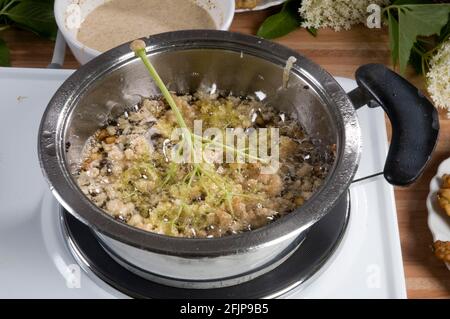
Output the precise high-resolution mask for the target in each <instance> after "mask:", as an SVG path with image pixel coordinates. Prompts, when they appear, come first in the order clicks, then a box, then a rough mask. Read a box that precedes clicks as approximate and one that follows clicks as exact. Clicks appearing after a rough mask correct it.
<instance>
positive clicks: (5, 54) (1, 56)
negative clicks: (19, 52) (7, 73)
mask: <svg viewBox="0 0 450 319" xmlns="http://www.w3.org/2000/svg"><path fill="white" fill-rule="evenodd" d="M10 65H11V61H10V56H9V49H8V46H7V45H6V43H5V41H3V39H0V66H10Z"/></svg>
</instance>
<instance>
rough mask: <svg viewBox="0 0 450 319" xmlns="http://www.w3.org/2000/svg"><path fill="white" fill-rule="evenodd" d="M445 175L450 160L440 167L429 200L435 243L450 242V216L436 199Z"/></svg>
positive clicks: (429, 216)
mask: <svg viewBox="0 0 450 319" xmlns="http://www.w3.org/2000/svg"><path fill="white" fill-rule="evenodd" d="M444 174H450V158H448V159H446V160H445V161H443V162H442V163H441V165H439V168H438V170H437V173H436V175H435V176H434V177H433V179H432V180H431V182H430V193H429V194H428V198H427V209H428V227H429V228H430V231H431V234H432V235H433V240H434V241H436V240H442V241H450V216H447V214H445V212H444V211H443V209H442V208H441V207H440V206H439V204H438V202H437V199H436V194H437V192H438V191H439V189H440V187H441V184H442V181H441V178H442V175H444ZM446 265H447V268H448V269H449V270H450V263H446Z"/></svg>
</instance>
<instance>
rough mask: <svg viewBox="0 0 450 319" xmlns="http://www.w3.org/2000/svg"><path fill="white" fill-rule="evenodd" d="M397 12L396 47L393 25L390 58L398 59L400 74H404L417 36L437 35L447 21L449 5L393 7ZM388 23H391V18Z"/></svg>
mask: <svg viewBox="0 0 450 319" xmlns="http://www.w3.org/2000/svg"><path fill="white" fill-rule="evenodd" d="M393 9H397V12H398V42H397V43H398V45H397V46H396V45H395V44H394V43H395V37H396V35H395V32H394V31H395V25H394V27H393V29H392V30H393V35H392V38H391V39H392V41H394V42H392V43H391V45H393V44H394V45H393V47H391V49H392V57H393V58H395V57H398V61H399V65H400V72H401V73H405V70H406V66H407V64H408V61H409V57H410V55H411V49H412V47H413V45H414V43H415V42H416V40H417V37H418V36H431V35H434V34H439V33H440V31H441V29H442V27H444V26H445V24H446V23H447V21H448V17H449V14H450V4H433V5H426V4H418V5H400V6H397V7H394V8H393ZM391 15H392V13H391ZM389 22H390V23H392V22H393V19H392V18H391V19H390V21H389ZM393 23H394V24H395V22H393Z"/></svg>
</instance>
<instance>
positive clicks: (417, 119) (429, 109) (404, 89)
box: [349, 64, 439, 186]
mask: <svg viewBox="0 0 450 319" xmlns="http://www.w3.org/2000/svg"><path fill="white" fill-rule="evenodd" d="M355 78H356V82H357V83H358V88H357V89H355V90H353V91H352V92H350V93H349V97H350V99H351V100H352V102H353V103H354V105H355V107H356V108H359V107H361V106H363V105H365V104H367V105H368V106H369V107H376V106H381V107H382V108H383V110H384V111H385V112H386V114H387V115H388V117H389V120H390V121H391V126H392V141H391V145H390V147H389V152H388V155H387V158H386V163H385V166H384V177H385V178H386V180H387V181H388V182H389V183H390V184H393V185H399V186H405V185H408V184H411V183H412V182H414V181H415V180H416V179H417V178H418V177H419V176H420V174H421V173H422V172H423V170H424V168H425V166H426V164H427V162H428V161H429V159H430V157H431V153H432V152H433V150H434V147H435V145H436V142H437V138H438V133H439V115H438V112H437V110H436V108H435V107H434V106H433V104H431V102H430V101H429V100H428V99H427V98H426V97H425V96H424V95H423V94H422V93H421V92H420V91H419V90H418V89H417V88H416V87H415V86H414V85H412V84H411V83H409V82H408V81H407V80H405V79H404V78H403V77H401V76H400V75H398V74H397V73H395V72H393V71H391V70H390V69H388V68H387V67H386V66H384V65H382V64H366V65H363V66H361V67H360V68H358V70H357V71H356V74H355Z"/></svg>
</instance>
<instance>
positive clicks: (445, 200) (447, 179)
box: [437, 174, 450, 216]
mask: <svg viewBox="0 0 450 319" xmlns="http://www.w3.org/2000/svg"><path fill="white" fill-rule="evenodd" d="M437 200H438V203H439V206H441V207H442V209H443V210H444V211H445V212H446V213H447V215H449V216H450V175H449V174H445V175H444V176H443V177H442V187H441V189H440V190H439V192H438V194H437Z"/></svg>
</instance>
